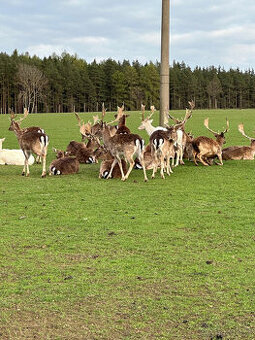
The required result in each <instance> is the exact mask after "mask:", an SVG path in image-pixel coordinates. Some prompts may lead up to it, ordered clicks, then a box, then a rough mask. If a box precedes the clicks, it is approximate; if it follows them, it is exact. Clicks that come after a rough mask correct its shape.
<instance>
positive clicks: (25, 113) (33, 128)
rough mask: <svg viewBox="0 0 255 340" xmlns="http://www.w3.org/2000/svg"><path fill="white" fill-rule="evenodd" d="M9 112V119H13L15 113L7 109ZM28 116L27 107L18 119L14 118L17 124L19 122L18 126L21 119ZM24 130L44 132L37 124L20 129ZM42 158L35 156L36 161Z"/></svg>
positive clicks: (39, 161)
mask: <svg viewBox="0 0 255 340" xmlns="http://www.w3.org/2000/svg"><path fill="white" fill-rule="evenodd" d="M9 112H10V116H11V121H13V120H14V118H16V116H17V115H15V114H14V112H13V111H12V110H11V109H9ZM27 117H28V110H27V108H24V113H23V117H21V118H19V119H16V120H15V122H16V123H17V124H19V127H20V124H21V123H22V121H23V120H25V119H26V118H27ZM21 130H22V131H23V133H24V132H39V133H45V131H44V129H42V128H41V127H39V126H29V127H25V128H23V129H21ZM41 162H42V160H41V157H40V156H37V157H36V163H38V164H39V163H41Z"/></svg>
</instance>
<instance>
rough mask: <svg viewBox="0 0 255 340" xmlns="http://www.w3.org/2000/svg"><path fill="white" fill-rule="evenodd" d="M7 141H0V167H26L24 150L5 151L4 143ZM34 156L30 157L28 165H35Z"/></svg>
mask: <svg viewBox="0 0 255 340" xmlns="http://www.w3.org/2000/svg"><path fill="white" fill-rule="evenodd" d="M4 141H5V138H1V139H0V165H24V163H25V156H24V153H23V151H22V150H20V149H3V148H2V146H3V145H2V143H3V142H4ZM34 161H35V159H34V156H33V155H30V157H29V159H28V164H29V165H32V164H34Z"/></svg>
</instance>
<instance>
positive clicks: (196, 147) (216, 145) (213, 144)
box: [192, 118, 229, 166]
mask: <svg viewBox="0 0 255 340" xmlns="http://www.w3.org/2000/svg"><path fill="white" fill-rule="evenodd" d="M226 120H227V127H226V129H225V130H224V131H223V132H215V131H213V130H212V129H210V128H209V118H206V119H205V120H204V126H205V127H206V128H207V129H208V130H209V131H210V132H212V133H213V134H214V136H215V138H216V140H214V139H212V138H209V137H205V136H200V137H197V138H195V139H193V141H192V146H193V159H194V163H195V165H198V164H197V159H198V160H199V161H200V162H201V163H202V164H203V165H205V166H208V165H211V164H212V163H211V162H210V160H213V159H214V158H215V157H218V159H219V161H220V163H217V164H220V165H223V162H222V146H223V144H225V143H226V140H225V133H227V132H228V130H229V121H228V119H227V118H226Z"/></svg>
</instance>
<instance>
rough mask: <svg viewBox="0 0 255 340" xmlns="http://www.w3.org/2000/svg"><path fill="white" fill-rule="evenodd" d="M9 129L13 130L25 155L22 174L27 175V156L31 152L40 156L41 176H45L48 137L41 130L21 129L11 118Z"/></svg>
mask: <svg viewBox="0 0 255 340" xmlns="http://www.w3.org/2000/svg"><path fill="white" fill-rule="evenodd" d="M9 130H10V131H14V133H15V135H16V136H17V139H18V142H19V145H20V148H21V150H22V151H23V153H24V156H25V162H24V168H23V171H22V176H24V175H26V176H29V173H30V172H29V161H28V160H29V157H30V155H31V153H34V154H36V155H37V156H39V157H41V158H42V164H43V170H42V177H45V176H46V156H47V149H48V144H49V137H48V136H47V135H46V134H45V133H42V132H38V131H26V129H21V128H20V126H19V124H18V123H17V122H16V121H15V120H14V119H12V120H11V125H10V127H9Z"/></svg>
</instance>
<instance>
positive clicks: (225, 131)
mask: <svg viewBox="0 0 255 340" xmlns="http://www.w3.org/2000/svg"><path fill="white" fill-rule="evenodd" d="M226 121H227V127H226V129H225V130H224V131H223V133H227V132H228V130H229V120H228V119H227V117H226Z"/></svg>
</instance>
